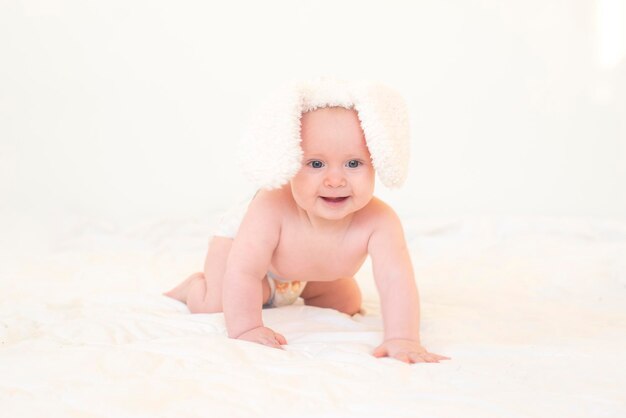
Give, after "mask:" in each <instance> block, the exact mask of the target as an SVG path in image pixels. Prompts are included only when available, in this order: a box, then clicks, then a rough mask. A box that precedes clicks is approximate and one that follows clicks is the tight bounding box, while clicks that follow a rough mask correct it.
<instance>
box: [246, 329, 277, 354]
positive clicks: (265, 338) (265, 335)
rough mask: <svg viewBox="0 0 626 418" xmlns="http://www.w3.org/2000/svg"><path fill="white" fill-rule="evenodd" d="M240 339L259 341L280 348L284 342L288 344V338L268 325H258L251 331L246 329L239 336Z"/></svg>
mask: <svg viewBox="0 0 626 418" xmlns="http://www.w3.org/2000/svg"><path fill="white" fill-rule="evenodd" d="M237 339H238V340H245V341H252V342H253V343H259V344H263V345H267V346H269V347H274V348H280V349H281V350H282V349H283V348H282V347H281V345H282V344H287V340H286V339H285V337H283V336H282V335H281V334H279V333H277V332H274V331H272V330H271V329H269V328H267V327H257V328H253V329H251V330H250V331H246V332H244V333H243V334H241V335H240V336H239V337H237Z"/></svg>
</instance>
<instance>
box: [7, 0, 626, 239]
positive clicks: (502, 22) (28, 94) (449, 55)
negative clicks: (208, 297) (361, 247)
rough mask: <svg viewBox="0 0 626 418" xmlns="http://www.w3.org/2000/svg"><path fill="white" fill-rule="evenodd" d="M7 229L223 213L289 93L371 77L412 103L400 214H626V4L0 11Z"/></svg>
mask: <svg viewBox="0 0 626 418" xmlns="http://www.w3.org/2000/svg"><path fill="white" fill-rule="evenodd" d="M0 60H1V63H0V196H1V202H0V205H1V206H0V214H2V224H0V225H4V227H5V228H9V229H10V228H11V226H13V228H14V229H15V228H16V227H15V225H23V224H28V225H35V226H34V227H33V228H37V227H38V226H37V225H49V224H50V222H51V221H52V222H53V223H62V220H63V219H74V218H80V217H96V218H98V219H102V220H103V221H110V222H115V223H118V224H119V223H122V224H124V223H132V222H136V221H137V220H140V219H145V218H154V217H157V218H158V217H167V216H179V217H180V216H182V217H184V216H187V214H190V215H191V214H193V215H196V214H199V213H205V212H206V213H212V212H215V211H219V210H222V209H224V208H227V207H229V206H230V205H232V204H233V203H234V202H236V201H237V200H238V199H240V198H241V197H242V196H245V191H248V190H249V186H248V185H247V183H246V180H245V179H244V178H243V176H242V175H241V174H240V173H239V168H238V167H237V164H236V152H235V151H236V143H237V141H238V139H239V136H240V134H241V133H242V128H243V126H244V123H245V121H246V120H247V118H248V116H249V115H250V112H251V111H252V110H253V108H254V106H255V105H256V104H258V103H259V101H260V100H261V99H262V98H263V97H264V96H265V95H266V94H267V93H268V92H270V91H271V90H272V89H273V88H275V87H277V86H278V85H280V84H281V83H283V82H284V81H287V80H290V79H294V78H300V77H308V76H314V75H319V74H325V75H335V76H339V77H356V78H368V79H375V80H379V81H382V82H385V83H387V84H389V85H391V86H393V87H395V88H396V89H398V90H400V91H401V92H402V93H403V94H404V96H405V97H406V100H407V102H408V104H409V106H410V118H411V128H412V161H411V170H410V177H409V179H408V181H407V183H406V185H405V187H404V188H402V189H400V190H398V191H393V192H389V191H387V190H385V189H384V187H383V186H382V185H379V186H377V192H378V194H379V195H380V196H381V197H382V198H384V199H386V200H387V201H388V202H389V203H391V204H392V206H394V207H396V208H397V210H398V211H399V212H400V213H401V214H412V215H418V216H457V215H481V216H482V215H485V216H499V215H507V216H508V215H533V216H534V215H540V216H583V217H586V216H590V217H599V218H621V219H624V218H626V121H625V120H626V1H623V0H598V1H576V2H574V1H556V0H530V1H524V2H521V1H502V0H483V1H466V0H450V1H432V2H409V1H406V2H402V1H385V2H382V1H362V0H361V1H263V2H256V1H229V2H206V1H180V2H174V1H164V0H150V1H147V0H145V1H142V0H131V1H128V0H123V1H120V0H108V1H78V0H76V1H69V0H37V1H14V0H3V1H2V3H1V5H0Z"/></svg>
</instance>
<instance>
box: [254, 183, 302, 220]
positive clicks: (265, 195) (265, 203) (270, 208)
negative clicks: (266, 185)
mask: <svg viewBox="0 0 626 418" xmlns="http://www.w3.org/2000/svg"><path fill="white" fill-rule="evenodd" d="M290 198H291V195H289V194H287V193H285V190H284V189H272V190H264V189H261V190H259V191H258V192H257V193H256V195H254V198H253V199H252V202H250V205H249V207H248V210H249V211H253V212H259V213H262V214H264V215H273V217H276V216H280V215H281V214H282V213H283V212H284V211H285V209H286V208H288V207H289V206H290V203H291V201H292V200H293V199H290Z"/></svg>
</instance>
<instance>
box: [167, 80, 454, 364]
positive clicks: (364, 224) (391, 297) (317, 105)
mask: <svg viewBox="0 0 626 418" xmlns="http://www.w3.org/2000/svg"><path fill="white" fill-rule="evenodd" d="M290 94H291V96H287V98H283V100H282V102H281V103H279V104H274V108H277V107H278V108H280V106H288V107H289V106H291V104H292V103H295V104H294V106H296V109H295V114H296V117H295V118H294V117H293V115H285V117H286V118H287V119H288V120H291V121H292V123H295V124H294V126H292V127H291V128H292V131H293V132H292V135H295V136H297V138H295V139H294V138H291V139H289V138H287V139H284V141H283V142H284V144H286V145H287V148H289V146H293V144H294V143H295V145H296V148H295V149H296V153H295V154H293V155H291V156H287V157H284V154H285V153H289V151H290V150H289V149H287V150H282V154H280V155H279V153H278V152H280V151H281V150H280V149H278V150H276V149H274V148H273V149H272V151H271V152H270V153H269V155H268V153H265V155H262V154H263V153H264V150H263V148H261V147H260V146H259V145H257V146H255V145H251V148H252V155H251V159H252V161H253V162H252V163H251V164H252V165H253V166H255V167H252V171H254V170H257V171H256V172H255V173H254V174H255V175H256V178H257V180H259V179H260V183H261V184H260V186H261V188H260V189H259V191H258V192H257V194H256V195H255V196H254V198H253V199H252V201H251V202H250V203H249V205H248V206H247V208H245V211H244V214H243V219H242V220H241V222H240V225H235V229H236V230H235V231H231V232H226V231H225V229H224V228H223V231H222V232H221V233H220V232H219V231H218V233H217V234H216V235H215V236H214V237H213V238H212V240H211V242H210V245H209V250H208V254H207V256H206V261H205V265H204V272H203V273H196V274H193V275H191V276H190V277H189V278H187V279H186V280H185V281H183V282H182V283H181V284H180V285H178V286H177V287H176V288H174V289H172V290H170V291H169V292H167V293H166V295H167V296H170V297H172V298H175V299H177V300H180V301H182V302H184V303H186V304H187V306H188V307H189V309H190V310H191V312H193V313H199V312H205V313H208V312H224V317H225V320H226V327H227V330H228V335H229V337H231V338H237V339H241V340H247V341H252V342H257V343H260V344H264V345H267V346H270V347H276V348H281V345H282V344H287V341H286V340H285V337H284V336H282V335H281V334H279V333H277V332H275V331H274V330H272V329H270V328H267V327H265V326H264V325H263V321H262V316H261V309H262V308H263V307H278V306H282V305H286V304H290V303H293V302H294V301H295V300H296V299H297V298H298V297H302V298H303V299H304V303H305V304H306V305H310V306H318V307H323V308H332V309H336V310H338V311H340V312H343V313H346V314H349V315H353V314H355V313H357V312H359V310H360V307H361V293H360V291H359V287H358V286H357V283H356V281H355V279H354V275H355V274H356V273H357V271H358V270H359V268H360V267H361V265H362V264H363V262H364V261H365V259H366V257H367V256H368V255H369V256H370V257H371V260H372V266H373V273H374V278H375V281H376V286H377V289H378V292H379V295H380V301H381V308H382V315H383V322H384V342H383V343H382V344H381V345H379V346H378V347H377V348H376V349H375V350H374V355H375V356H376V357H383V356H389V357H393V358H396V359H399V360H401V361H404V362H407V363H417V362H438V361H439V360H442V359H447V358H448V357H444V356H441V355H438V354H434V353H430V352H428V351H427V350H426V349H425V348H424V347H423V346H422V345H421V342H420V330H419V321H420V312H419V311H420V302H419V296H418V291H417V287H416V284H415V278H414V275H413V268H412V265H411V259H410V256H409V252H408V250H407V246H406V243H405V240H404V235H403V231H402V226H401V223H400V220H399V219H398V216H397V215H396V214H395V212H394V211H393V209H392V208H391V207H389V206H388V205H387V204H385V203H384V202H383V201H381V200H380V199H378V198H376V197H374V195H373V192H374V176H375V173H376V172H377V171H378V174H379V176H381V170H382V174H383V175H384V176H385V177H384V178H382V180H383V181H385V182H386V183H387V184H390V185H394V182H395V183H397V182H399V181H402V180H403V178H402V177H403V176H404V171H405V167H403V166H404V165H406V164H405V163H406V161H407V155H406V152H407V151H408V150H407V149H406V147H405V146H404V145H405V144H403V143H402V141H403V140H408V139H406V138H403V137H401V138H399V139H398V138H391V137H390V136H389V135H391V134H396V135H399V136H402V135H405V136H407V135H408V134H407V132H405V131H403V129H402V128H403V127H404V126H403V124H405V123H406V120H405V115H404V116H403V115H402V114H400V115H398V114H397V113H398V112H400V113H401V111H402V108H401V107H400V108H397V106H398V105H397V104H396V108H394V106H393V103H390V99H389V97H388V95H384V94H383V95H382V97H381V94H380V92H378V93H377V92H376V91H372V88H371V87H370V88H369V89H368V88H365V87H364V88H362V89H360V90H359V89H358V88H357V87H355V86H352V85H349V84H342V83H340V82H337V81H332V82H331V81H325V80H320V81H316V82H311V83H309V84H302V85H299V86H298V87H292V91H291V92H290ZM390 97H391V98H394V96H390ZM290 98H292V99H293V100H292V101H291V102H289V99H290ZM285 101H287V102H288V103H287V104H285ZM377 112H378V113H377ZM279 117H280V115H278V116H275V118H279ZM290 117H291V119H290ZM368 118H369V119H368ZM277 120H279V119H277ZM259 123H260V126H261V128H259V129H260V130H263V129H267V130H268V132H267V133H262V132H261V133H257V137H256V139H255V138H253V139H252V141H259V142H263V141H265V142H267V141H268V140H269V141H270V143H269V144H265V145H264V146H270V147H277V148H281V145H282V144H281V139H280V138H279V139H276V137H274V136H273V135H274V134H275V135H281V134H284V133H285V132H286V131H288V130H289V129H275V128H276V127H275V126H272V121H271V120H270V121H268V120H265V121H260V122H259ZM281 123H282V122H280V121H279V122H278V125H280V124H281ZM368 123H369V125H367V124H368ZM272 129H274V130H275V131H276V132H273V131H272ZM370 135H371V137H370ZM253 136H254V131H253ZM267 136H270V138H266V137H267ZM287 136H288V135H287ZM374 142H376V143H374ZM386 147H387V148H389V147H390V148H395V149H391V150H389V152H387V151H388V150H386V149H385V148H386ZM255 148H256V152H259V153H260V154H257V155H256V156H255V155H254V154H255V151H254V150H255ZM299 148H301V149H299ZM373 150H376V151H375V152H376V153H377V155H374V151H373ZM277 151H278V152H277ZM272 152H273V153H275V155H272ZM394 152H395V154H394ZM255 158H258V159H259V160H260V161H256V160H255ZM264 158H265V159H268V158H269V159H282V161H269V162H268V164H269V165H270V167H264V166H263V159H264ZM286 158H290V159H291V160H294V161H295V162H296V163H297V165H294V164H291V166H294V168H292V169H291V171H295V173H289V172H288V171H289V170H288V169H287V170H284V169H283V170H282V171H280V170H279V171H276V170H275V169H272V168H271V167H273V166H272V164H274V165H275V164H286V165H287V166H289V163H290V162H289V161H287V160H286ZM394 163H395V164H397V165H398V167H393V166H389V165H390V164H394ZM272 170H274V171H272ZM281 182H284V184H282V185H281V184H280V183H281ZM237 227H238V228H237ZM220 234H221V235H220Z"/></svg>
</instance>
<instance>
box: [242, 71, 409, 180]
mask: <svg viewBox="0 0 626 418" xmlns="http://www.w3.org/2000/svg"><path fill="white" fill-rule="evenodd" d="M334 106H338V107H344V108H346V109H353V108H354V109H356V111H357V113H358V114H359V120H360V121H361V127H362V128H363V132H364V134H365V141H366V143H367V147H368V149H369V151H370V154H371V156H372V163H373V165H374V169H375V170H376V172H377V173H378V176H379V178H380V180H381V181H382V182H383V184H384V185H385V186H387V187H390V188H394V187H398V186H400V185H402V183H403V182H404V180H405V179H406V175H407V171H408V162H409V129H408V115H407V110H406V106H405V103H404V100H403V99H402V97H401V96H400V95H399V94H398V93H396V92H395V91H394V90H392V89H390V88H388V87H386V86H384V85H380V84H372V83H367V82H348V81H343V80H338V79H334V78H317V79H312V80H307V81H300V82H292V83H289V84H286V85H284V86H283V87H281V88H280V89H278V90H277V91H276V92H275V93H274V94H273V95H272V96H271V97H270V98H269V99H268V100H267V101H266V102H265V103H264V104H263V106H262V107H261V108H260V109H258V111H257V112H256V114H255V116H254V117H253V119H252V120H251V123H250V124H249V125H248V128H247V130H246V133H245V134H244V136H243V138H242V141H241V143H240V161H241V163H242V168H243V171H244V173H245V174H246V176H247V177H248V178H249V179H250V180H251V181H252V182H253V183H254V184H255V185H256V186H257V187H258V188H263V189H274V188H279V187H281V186H282V185H284V184H286V183H287V182H289V180H291V178H292V177H293V176H295V175H296V173H297V172H298V170H299V169H300V166H301V160H302V154H303V153H302V148H301V146H300V141H301V139H300V118H301V116H302V113H303V112H307V111H310V110H314V109H317V108H320V107H334Z"/></svg>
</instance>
